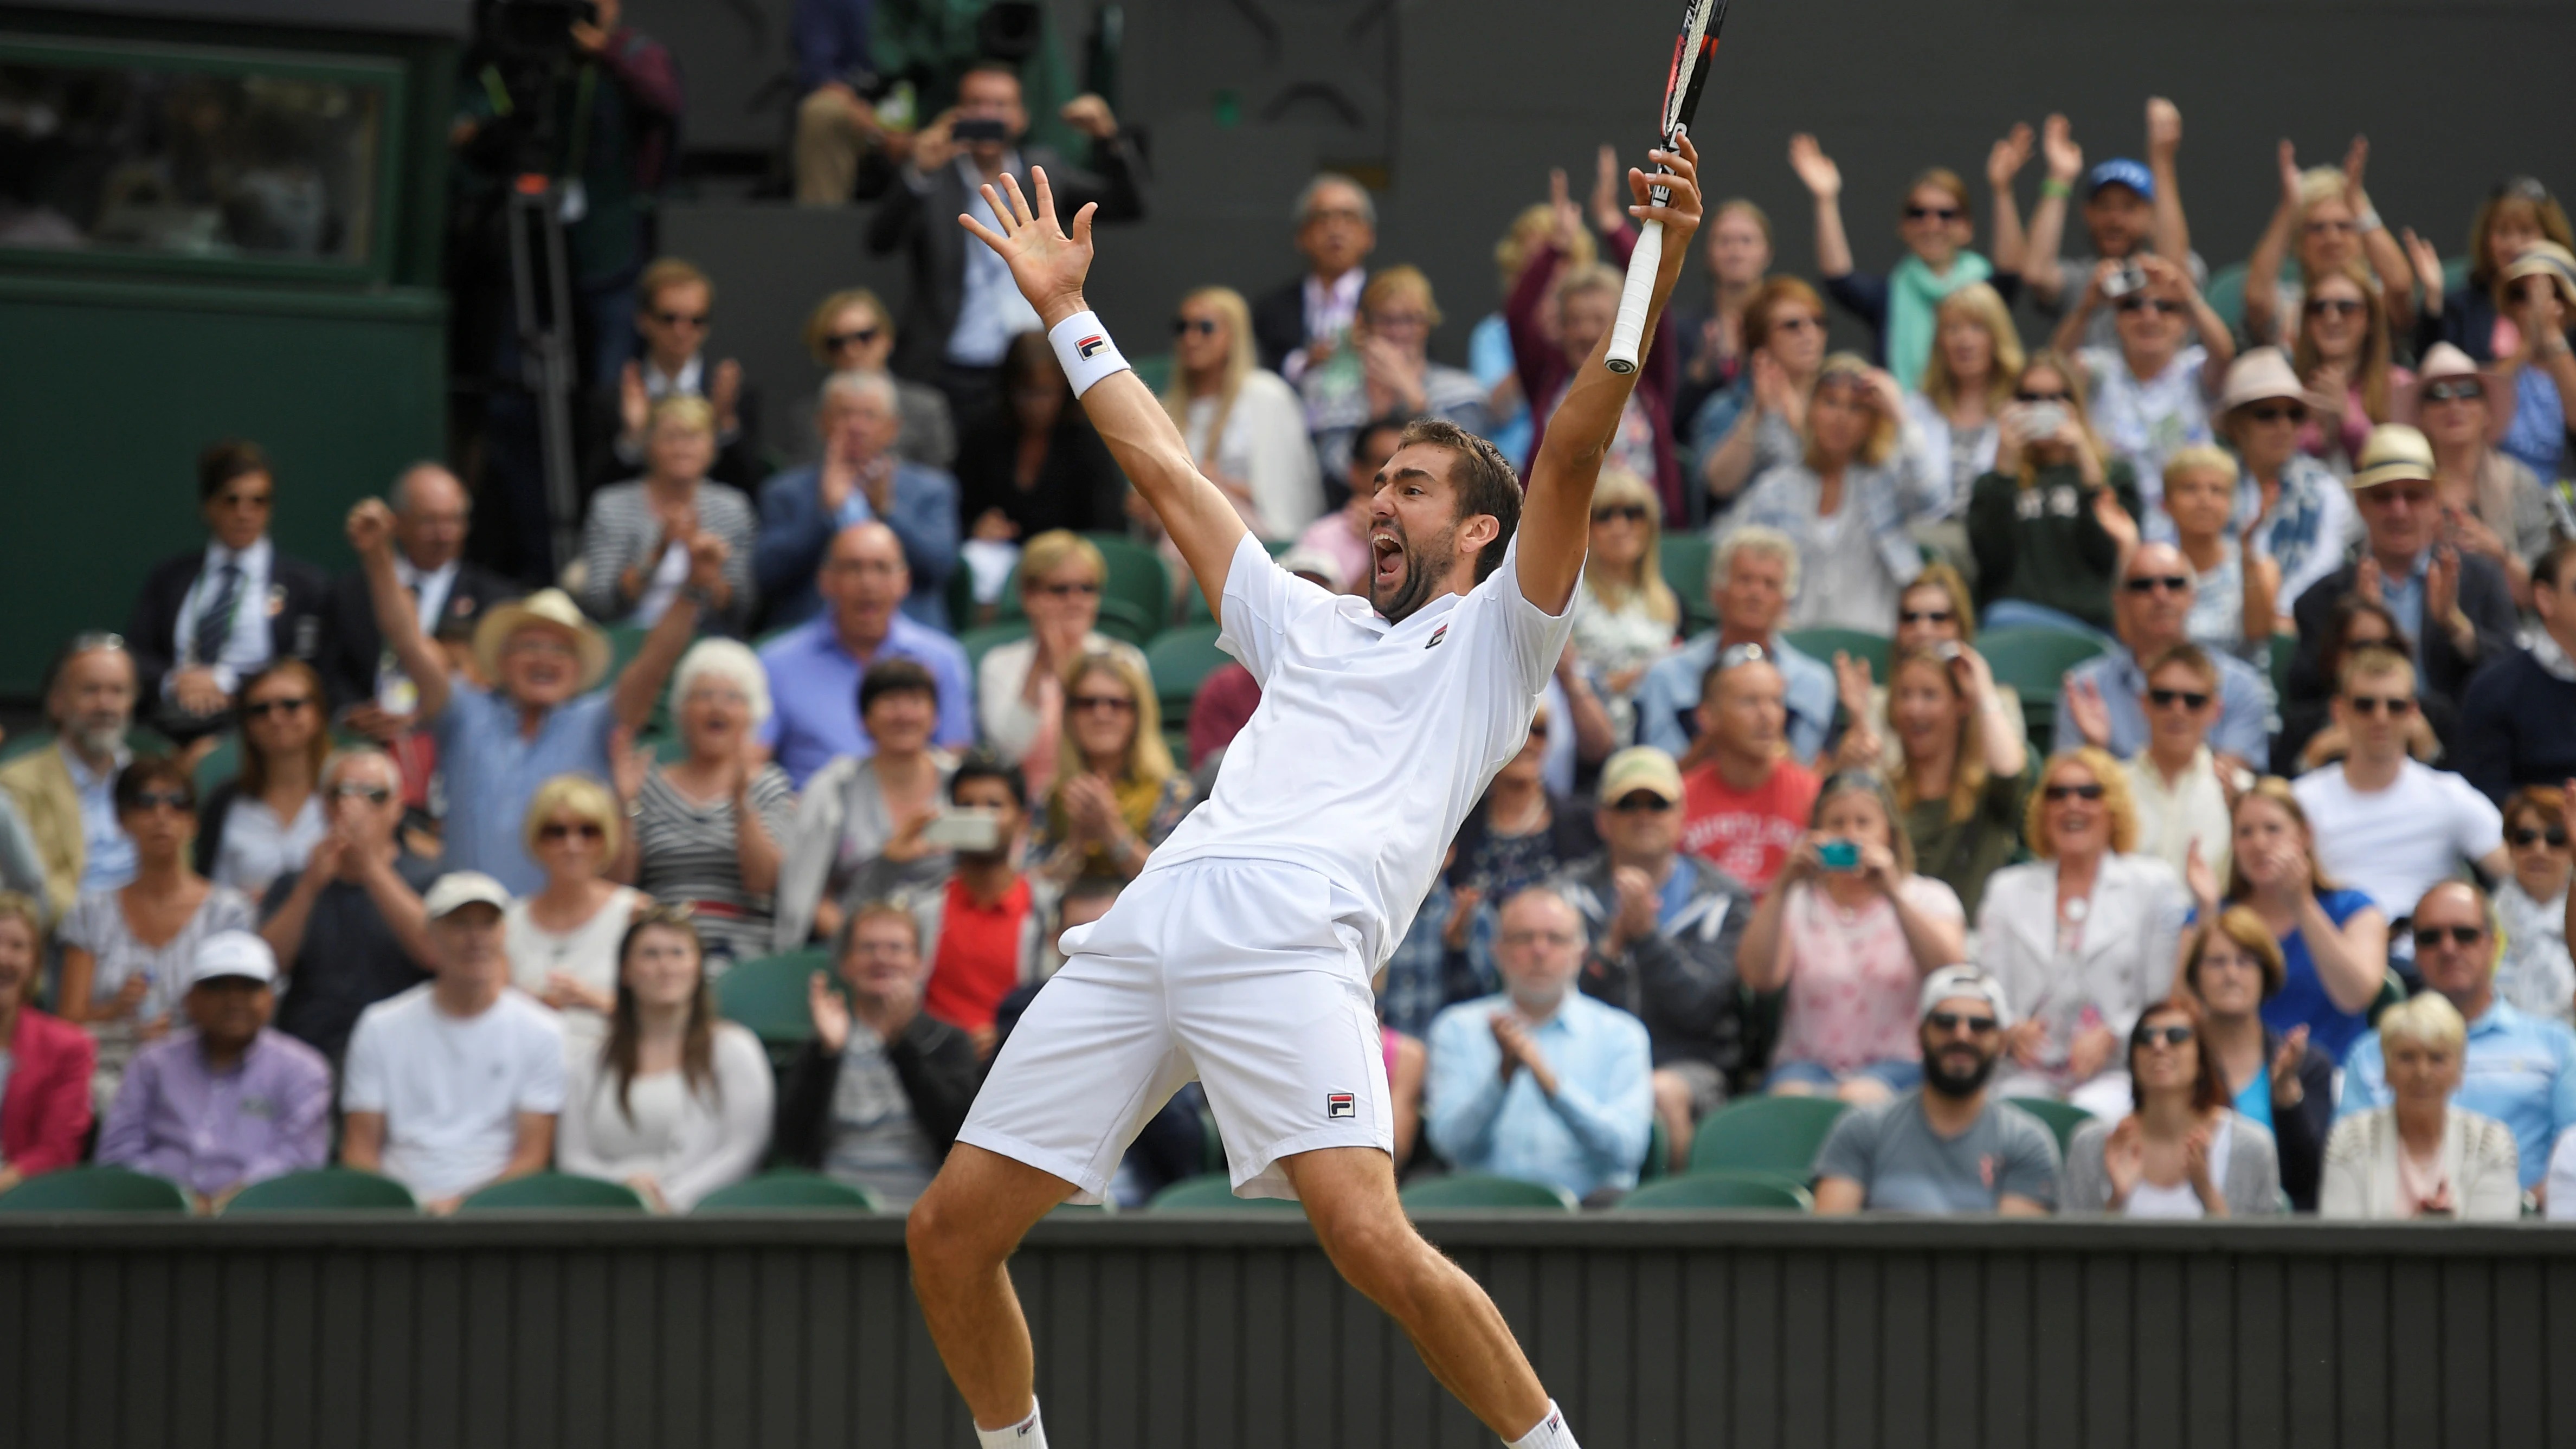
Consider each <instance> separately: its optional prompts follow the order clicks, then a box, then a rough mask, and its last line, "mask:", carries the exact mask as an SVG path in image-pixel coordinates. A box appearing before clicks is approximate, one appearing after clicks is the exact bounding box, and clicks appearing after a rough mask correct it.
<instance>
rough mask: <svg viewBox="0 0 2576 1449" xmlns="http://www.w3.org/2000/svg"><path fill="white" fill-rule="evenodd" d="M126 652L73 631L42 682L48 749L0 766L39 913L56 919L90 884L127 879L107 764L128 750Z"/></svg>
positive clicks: (128, 859)
mask: <svg viewBox="0 0 2576 1449" xmlns="http://www.w3.org/2000/svg"><path fill="white" fill-rule="evenodd" d="M134 696H135V673H134V656H133V655H131V654H129V653H127V652H126V649H125V641H124V640H123V639H120V638H118V637H117V636H116V635H114V634H76V635H74V636H73V637H72V641H71V642H70V643H69V644H67V645H65V646H64V647H63V652H62V654H61V655H60V656H59V657H58V658H56V659H55V661H54V667H53V671H52V673H51V675H50V676H49V677H48V678H47V679H46V682H45V718H46V719H48V720H50V721H51V722H52V723H53V726H54V742H53V747H52V748H51V749H36V750H30V751H28V752H27V753H26V754H23V755H20V756H19V757H18V758H17V759H14V760H12V761H10V762H9V764H8V765H7V767H6V768H0V791H6V792H7V794H8V796H9V803H10V804H11V805H13V806H15V807H16V809H17V812H18V815H19V817H20V818H21V819H22V820H24V821H25V822H26V827H27V835H28V837H29V838H30V839H31V840H32V841H33V842H34V844H35V850H36V857H37V861H38V863H39V864H40V866H41V867H42V868H43V870H44V873H45V913H46V915H47V917H48V918H50V919H52V920H55V921H60V920H62V919H63V918H64V917H65V916H67V915H69V914H71V909H72V903H73V902H75V901H77V900H79V899H80V898H81V897H82V896H84V895H86V894H88V893H90V892H91V891H103V890H114V889H116V888H117V887H118V886H121V885H124V884H125V883H126V882H128V881H130V880H132V879H134V842H133V841H131V840H128V839H126V838H125V827H124V826H121V825H119V824H117V823H116V802H115V800H114V798H113V796H114V794H115V789H116V774H117V771H119V770H122V769H124V768H125V767H126V765H127V763H129V762H130V761H131V760H132V759H133V758H134V752H133V751H131V750H129V749H127V748H126V747H125V732H126V730H127V728H128V727H130V726H131V725H132V724H133V723H134Z"/></svg>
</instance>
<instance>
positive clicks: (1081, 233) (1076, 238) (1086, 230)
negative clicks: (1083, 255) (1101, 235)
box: [1073, 201, 1100, 247]
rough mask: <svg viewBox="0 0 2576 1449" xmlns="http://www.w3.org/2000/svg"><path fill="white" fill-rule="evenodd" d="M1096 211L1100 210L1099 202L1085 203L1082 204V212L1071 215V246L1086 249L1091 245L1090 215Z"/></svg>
mask: <svg viewBox="0 0 2576 1449" xmlns="http://www.w3.org/2000/svg"><path fill="white" fill-rule="evenodd" d="M1098 210H1100V203H1099V202H1097V201H1086V202H1084V203H1083V204H1082V210H1080V211H1077V212H1075V213H1074V214H1073V244H1074V245H1075V246H1079V247H1088V246H1090V245H1091V217H1092V213H1094V212H1096V211H1098Z"/></svg>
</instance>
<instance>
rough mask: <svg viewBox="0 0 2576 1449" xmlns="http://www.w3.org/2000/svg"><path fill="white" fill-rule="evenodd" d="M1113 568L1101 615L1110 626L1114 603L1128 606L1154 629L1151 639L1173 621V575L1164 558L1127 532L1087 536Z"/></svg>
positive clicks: (1103, 591) (1103, 589)
mask: <svg viewBox="0 0 2576 1449" xmlns="http://www.w3.org/2000/svg"><path fill="white" fill-rule="evenodd" d="M1083 537H1085V538H1087V539H1090V540H1091V542H1092V544H1093V545H1094V546H1095V547H1097V548H1098V549H1099V550H1100V557H1101V558H1102V560H1103V561H1105V562H1106V563H1107V564H1108V565H1109V578H1108V581H1107V582H1106V583H1105V584H1104V585H1103V586H1102V587H1101V590H1100V613H1101V618H1102V622H1103V623H1104V624H1106V622H1107V620H1108V618H1109V614H1110V605H1111V604H1112V603H1113V602H1116V603H1123V604H1125V605H1127V606H1128V610H1127V612H1129V613H1131V614H1132V616H1133V617H1135V618H1139V619H1142V620H1144V621H1145V622H1146V623H1147V624H1148V625H1150V626H1151V631H1150V632H1149V633H1147V634H1146V636H1145V637H1146V638H1148V639H1150V638H1152V637H1154V635H1155V634H1159V633H1161V632H1162V631H1163V628H1164V626H1166V625H1168V624H1169V623H1170V622H1171V621H1172V575H1171V571H1170V570H1168V569H1166V568H1164V567H1163V556H1162V555H1161V554H1159V553H1157V552H1155V551H1154V549H1153V547H1152V546H1151V545H1149V544H1142V543H1138V542H1137V541H1136V540H1134V539H1132V538H1129V537H1128V536H1127V535H1125V534H1123V533H1101V532H1093V533H1086V534H1084V535H1083Z"/></svg>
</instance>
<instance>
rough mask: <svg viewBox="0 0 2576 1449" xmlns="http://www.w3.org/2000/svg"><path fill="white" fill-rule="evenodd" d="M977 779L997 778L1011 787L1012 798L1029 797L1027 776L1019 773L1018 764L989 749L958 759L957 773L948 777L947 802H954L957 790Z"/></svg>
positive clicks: (1021, 799) (1022, 799) (952, 803)
mask: <svg viewBox="0 0 2576 1449" xmlns="http://www.w3.org/2000/svg"><path fill="white" fill-rule="evenodd" d="M977 780H999V781H1001V782H1002V783H1003V784H1005V785H1008V786H1010V787H1011V798H1012V799H1014V800H1020V801H1025V800H1027V799H1028V798H1029V777H1028V776H1026V775H1024V774H1021V773H1020V767H1019V766H1017V765H1014V764H1011V763H1009V762H1007V761H1005V760H1004V759H1002V757H1001V756H999V755H996V754H993V753H992V752H991V751H989V750H977V751H975V752H974V753H972V754H969V755H968V756H967V757H966V758H965V759H963V760H960V761H958V762H957V773H956V774H954V775H951V776H949V777H948V803H949V804H951V805H954V804H956V803H957V792H958V791H960V790H963V789H965V788H966V787H967V786H968V785H971V784H973V783H975V782H976V781H977Z"/></svg>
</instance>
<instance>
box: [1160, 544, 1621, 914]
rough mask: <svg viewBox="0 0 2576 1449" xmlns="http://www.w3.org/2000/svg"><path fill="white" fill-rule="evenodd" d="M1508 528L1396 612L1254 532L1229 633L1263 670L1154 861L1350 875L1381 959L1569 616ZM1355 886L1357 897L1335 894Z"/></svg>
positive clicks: (1227, 620) (1238, 565)
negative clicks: (1386, 612)
mask: <svg viewBox="0 0 2576 1449" xmlns="http://www.w3.org/2000/svg"><path fill="white" fill-rule="evenodd" d="M1519 563H1520V544H1519V541H1518V539H1517V538H1516V539H1514V541H1513V542H1512V544H1511V545H1510V546H1509V548H1508V549H1507V550H1506V552H1505V553H1504V556H1503V564H1502V567H1500V568H1498V569H1496V570H1495V571H1494V572H1493V574H1492V575H1491V576H1490V577H1488V578H1487V579H1486V580H1485V581H1484V582H1483V583H1480V584H1478V585H1477V586H1476V588H1475V591H1474V592H1472V593H1469V594H1465V595H1459V594H1449V595H1445V596H1443V597H1441V598H1438V599H1434V600H1432V601H1431V602H1430V603H1428V604H1425V605H1424V606H1423V607H1422V609H1421V610H1420V611H1419V612H1417V613H1415V614H1414V615H1413V616H1412V617H1410V618H1408V619H1406V620H1405V621H1404V622H1403V623H1401V624H1389V623H1388V622H1387V621H1386V620H1385V619H1383V618H1380V617H1379V616H1378V614H1377V612H1376V611H1375V610H1374V609H1372V608H1371V607H1370V606H1369V603H1368V601H1367V600H1366V599H1363V598H1359V597H1356V596H1353V595H1349V594H1329V593H1326V592H1325V591H1324V590H1322V589H1320V588H1318V587H1316V586H1315V585H1313V584H1311V583H1308V582H1306V581H1305V580H1303V579H1300V578H1298V577H1296V576H1295V575H1293V574H1290V573H1287V572H1285V571H1283V570H1281V569H1280V568H1279V566H1278V565H1277V564H1275V563H1273V562H1272V561H1271V559H1270V555H1269V554H1268V553H1267V552H1265V551H1264V550H1263V548H1262V547H1261V544H1260V542H1259V540H1257V539H1255V538H1253V537H1252V536H1251V535H1250V534H1246V535H1245V536H1244V539H1243V541H1242V543H1240V544H1238V545H1237V546H1236V548H1235V552H1234V558H1233V560H1232V561H1231V563H1230V564H1229V565H1228V566H1227V571H1226V580H1225V592H1224V598H1225V604H1224V609H1223V613H1224V625H1225V632H1224V635H1223V637H1222V638H1221V639H1220V640H1219V643H1220V644H1221V645H1222V646H1223V647H1224V649H1225V651H1226V652H1227V653H1229V654H1232V655H1233V656H1234V657H1235V658H1237V659H1239V660H1241V661H1242V662H1243V667H1244V668H1246V669H1249V670H1251V671H1252V677H1253V678H1255V679H1257V680H1259V681H1260V682H1261V707H1260V708H1259V709H1257V710H1255V711H1253V715H1252V720H1251V722H1250V723H1249V724H1246V725H1245V726H1244V727H1243V732H1242V733H1241V734H1239V735H1237V736H1235V739H1234V743H1233V744H1231V745H1229V746H1228V747H1227V748H1226V752H1225V765H1224V767H1223V769H1221V770H1220V771H1219V772H1218V775H1217V780H1216V788H1215V789H1214V790H1213V791H1211V792H1210V793H1209V796H1208V799H1207V802H1206V803H1205V804H1202V805H1201V806H1199V807H1198V808H1197V809H1196V810H1193V811H1191V812H1190V815H1189V818H1187V819H1186V820H1183V821H1182V822H1181V826H1180V828H1179V829H1178V830H1175V831H1173V832H1172V835H1171V838H1170V839H1169V840H1166V841H1165V842H1163V844H1162V846H1161V847H1160V848H1158V849H1156V850H1155V851H1154V853H1153V855H1152V856H1151V857H1149V858H1148V859H1147V861H1146V864H1145V869H1146V870H1147V871H1148V872H1151V871H1156V870H1164V869H1168V868H1170V867H1172V866H1176V865H1180V864H1182V863H1183V862H1185V861H1193V860H1203V859H1210V858H1219V859H1238V860H1276V861H1284V862H1287V863H1289V864H1292V865H1301V866H1306V867H1308V868H1310V869H1312V870H1315V871H1317V872H1320V873H1321V874H1322V875H1323V876H1324V877H1325V878H1326V879H1327V880H1329V881H1331V882H1332V883H1333V884H1334V885H1335V886H1337V887H1339V891H1337V892H1336V907H1335V908H1336V911H1337V914H1338V916H1339V918H1340V919H1342V920H1344V921H1346V922H1348V923H1349V924H1350V925H1352V926H1353V927H1355V928H1356V929H1357V930H1358V931H1359V932H1360V934H1361V938H1362V948H1363V950H1364V952H1365V953H1366V955H1367V958H1368V960H1369V961H1370V962H1371V963H1377V962H1382V961H1384V960H1385V959H1386V956H1387V953H1388V952H1389V951H1391V950H1392V949H1393V948H1394V944H1395V943H1396V942H1398V941H1401V940H1402V939H1404V934H1405V932H1406V930H1407V929H1408V928H1410V927H1411V925H1412V923H1413V916H1414V912H1415V911H1417V910H1419V909H1420V908H1421V905H1422V898H1423V896H1424V895H1425V894H1427V893H1428V892H1429V891H1430V889H1431V881H1432V877H1433V876H1435V875H1437V874H1438V873H1439V870H1440V860H1441V856H1442V854H1443V852H1444V851H1445V850H1446V848H1447V846H1448V844H1449V840H1450V837H1452V836H1454V835H1456V834H1457V833H1458V825H1459V822H1460V821H1462V820H1464V819H1466V818H1467V812H1468V810H1469V809H1471V808H1472V807H1473V806H1474V805H1475V803H1476V801H1477V800H1478V799H1479V798H1481V797H1482V796H1483V795H1484V793H1485V787H1486V786H1487V785H1488V784H1490V783H1492V781H1493V778H1494V776H1495V774H1497V773H1498V772H1499V771H1501V769H1502V768H1503V766H1504V765H1505V764H1506V763H1508V762H1509V761H1510V760H1511V758H1512V757H1513V756H1514V755H1516V754H1518V753H1520V749H1521V746H1522V744H1523V743H1524V742H1525V741H1527V739H1528V738H1529V726H1530V719H1531V717H1532V716H1533V715H1534V714H1536V713H1537V710H1538V698H1539V694H1540V692H1541V691H1542V690H1544V689H1545V688H1546V687H1547V683H1548V680H1549V678H1550V676H1551V675H1552V674H1553V672H1554V670H1555V667H1556V661H1557V657H1558V656H1559V655H1560V654H1562V653H1563V652H1564V650H1565V641H1566V638H1567V636H1568V635H1569V634H1570V633H1571V632H1572V631H1573V628H1574V615H1573V609H1572V607H1571V604H1570V601H1569V607H1568V608H1567V610H1566V612H1564V613H1562V614H1557V615H1550V614H1548V613H1547V612H1546V611H1545V610H1543V609H1541V608H1539V607H1538V605H1536V604H1533V603H1531V602H1530V601H1529V599H1528V598H1527V597H1525V596H1524V595H1523V594H1522V593H1521V589H1520V573H1519ZM1340 892H1348V893H1349V895H1350V897H1351V898H1352V899H1351V900H1350V901H1348V902H1344V901H1342V900H1341V899H1340Z"/></svg>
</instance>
